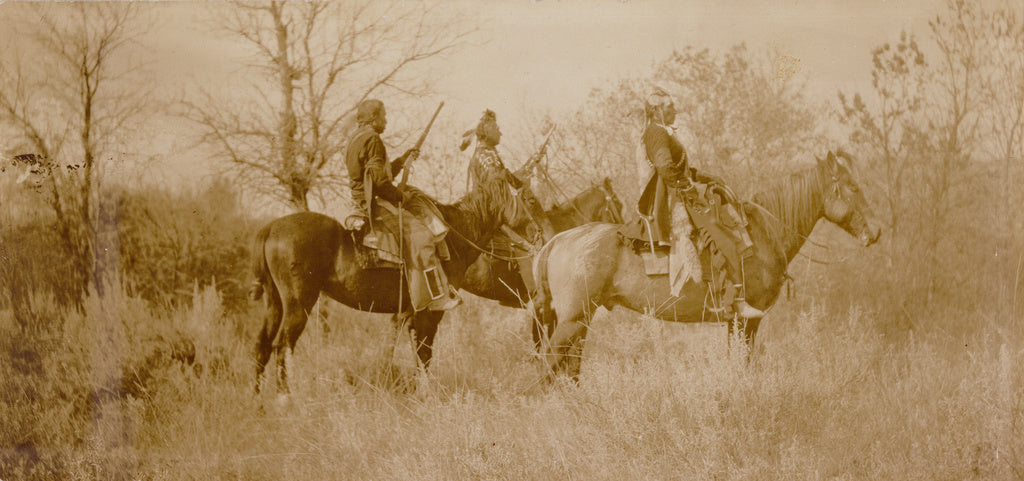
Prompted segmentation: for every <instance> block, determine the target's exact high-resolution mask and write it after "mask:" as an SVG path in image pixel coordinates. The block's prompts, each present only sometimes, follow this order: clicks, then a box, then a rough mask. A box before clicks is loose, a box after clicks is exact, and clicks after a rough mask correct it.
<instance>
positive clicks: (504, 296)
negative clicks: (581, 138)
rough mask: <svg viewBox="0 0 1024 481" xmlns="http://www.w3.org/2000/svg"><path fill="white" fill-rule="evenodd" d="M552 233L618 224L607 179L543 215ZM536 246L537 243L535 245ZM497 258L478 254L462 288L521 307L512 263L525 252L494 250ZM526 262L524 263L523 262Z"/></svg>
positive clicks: (523, 297)
mask: <svg viewBox="0 0 1024 481" xmlns="http://www.w3.org/2000/svg"><path fill="white" fill-rule="evenodd" d="M544 216H545V217H547V219H548V221H550V222H551V226H552V227H553V228H554V232H555V233H558V232H562V231H564V230H566V229H571V228H573V227H576V226H580V225H583V224H586V223H587V222H610V223H616V224H621V223H622V202H621V201H619V198H618V196H616V195H615V191H614V190H612V185H611V180H610V179H608V178H607V177H606V178H605V179H604V181H603V182H601V183H599V184H597V185H594V186H592V187H590V188H589V189H587V190H584V191H583V192H581V193H580V194H579V195H577V196H576V197H574V198H572V199H570V200H569V201H567V202H565V203H563V204H561V205H558V206H554V207H552V208H551V209H550V210H547V211H545V212H544ZM538 245H539V244H538ZM498 250H500V252H495V254H497V255H482V256H480V257H479V258H477V260H476V262H474V263H473V265H472V266H470V267H469V269H467V270H466V276H465V279H464V281H463V284H462V289H464V290H465V291H467V292H469V293H472V294H474V295H477V296H480V297H483V298H486V299H493V300H496V301H498V302H499V303H500V304H501V305H502V306H506V307H524V305H525V303H526V302H527V301H529V300H530V293H529V292H528V289H527V288H526V284H525V283H524V282H523V279H522V276H520V274H519V267H518V263H517V262H516V261H515V260H513V259H514V258H516V257H520V256H522V255H524V254H525V252H522V251H518V250H513V249H498ZM527 261H528V260H527Z"/></svg>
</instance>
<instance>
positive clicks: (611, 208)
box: [598, 177, 623, 224]
mask: <svg viewBox="0 0 1024 481" xmlns="http://www.w3.org/2000/svg"><path fill="white" fill-rule="evenodd" d="M601 190H602V191H603V192H604V201H605V207H604V210H603V211H602V212H601V217H600V219H598V220H599V221H601V222H610V223H612V224H622V223H623V219H622V201H621V200H619V196H618V195H615V190H613V189H612V180H611V179H610V178H608V177H605V178H604V181H603V182H602V183H601Z"/></svg>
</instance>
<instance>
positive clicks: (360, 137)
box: [345, 99, 461, 311]
mask: <svg viewBox="0 0 1024 481" xmlns="http://www.w3.org/2000/svg"><path fill="white" fill-rule="evenodd" d="M356 121H357V122H358V123H359V127H358V129H357V130H356V132H355V134H353V136H352V138H351V139H350V141H349V144H348V150H347V152H346V154H345V164H346V166H347V167H348V175H349V185H350V187H351V190H352V197H353V200H354V201H355V203H356V205H358V206H359V209H360V210H361V211H362V214H364V215H366V216H367V218H369V219H371V226H372V225H373V221H375V220H380V221H381V222H383V223H385V224H391V225H395V226H397V225H399V224H401V226H402V228H401V236H402V242H403V243H404V244H405V246H404V248H402V249H401V251H402V253H401V256H402V259H403V260H404V264H405V270H406V278H407V279H408V282H409V295H410V301H411V302H412V305H413V308H414V309H415V310H417V311H419V310H421V309H430V310H446V309H451V308H453V307H455V306H457V305H459V303H461V298H459V296H458V294H457V293H456V292H455V290H454V289H452V288H451V286H449V284H448V277H447V276H446V275H445V272H444V269H443V268H442V266H441V262H440V260H439V258H438V253H439V251H440V254H441V255H447V249H445V247H444V235H445V233H446V232H447V229H446V228H445V227H444V225H443V223H442V222H441V221H440V220H439V219H440V218H439V216H438V215H436V214H435V213H434V212H433V210H434V206H432V205H431V204H430V201H429V200H427V199H425V198H424V197H425V196H422V195H417V193H416V192H415V191H413V190H401V189H399V188H398V187H396V186H395V185H394V183H393V181H394V178H395V175H397V174H398V173H399V172H401V171H402V168H403V167H404V166H405V164H406V162H411V161H413V160H415V159H416V158H417V157H418V156H419V150H416V149H409V150H408V151H406V152H405V153H404V154H402V155H401V156H400V157H398V158H397V159H395V160H393V161H391V162H388V155H387V149H386V148H385V147H384V142H383V141H382V140H381V138H380V134H381V133H383V132H384V129H385V128H386V127H387V123H388V122H387V117H386V115H385V110H384V104H383V103H382V102H381V101H380V100H375V99H369V100H364V101H363V102H362V103H360V104H359V106H358V107H357V111H356Z"/></svg>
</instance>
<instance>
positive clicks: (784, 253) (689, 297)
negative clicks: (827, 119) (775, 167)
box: [534, 152, 880, 376]
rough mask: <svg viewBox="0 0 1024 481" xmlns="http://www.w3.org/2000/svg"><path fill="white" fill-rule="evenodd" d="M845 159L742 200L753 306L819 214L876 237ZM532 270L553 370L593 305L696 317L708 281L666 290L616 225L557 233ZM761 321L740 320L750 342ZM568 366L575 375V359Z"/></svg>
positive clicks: (765, 297)
mask: <svg viewBox="0 0 1024 481" xmlns="http://www.w3.org/2000/svg"><path fill="white" fill-rule="evenodd" d="M848 161H849V157H848V156H846V155H845V154H842V153H840V156H839V157H837V156H836V155H835V154H833V153H832V152H829V153H828V155H827V157H826V158H825V159H824V160H822V159H818V162H817V165H816V166H815V167H813V168H810V169H808V170H805V171H803V172H799V173H796V174H793V175H791V176H789V177H788V178H785V179H783V180H782V181H781V182H779V183H778V184H777V185H775V186H774V187H773V188H771V189H769V190H767V191H765V192H762V193H759V194H757V195H755V196H754V202H753V203H749V202H748V203H745V204H744V211H745V213H746V215H747V218H748V221H749V231H750V236H751V238H752V240H753V242H754V253H753V255H752V256H751V257H750V258H748V259H747V260H746V261H745V262H744V272H745V274H746V275H745V280H746V298H747V301H748V302H749V303H750V304H751V305H753V306H754V307H757V308H759V309H761V310H767V309H768V308H769V307H771V306H772V305H773V304H774V303H775V301H776V300H777V299H778V296H779V291H780V289H781V287H782V285H783V283H784V281H785V278H786V270H787V266H788V265H789V262H790V261H791V260H792V259H793V258H794V257H795V256H796V254H797V252H798V251H799V250H800V247H801V246H802V245H803V243H804V241H805V240H806V239H807V237H806V236H807V235H809V234H810V233H811V230H812V229H814V226H815V224H816V223H817V222H818V220H819V219H821V218H824V219H826V220H828V221H830V222H832V223H834V224H836V225H838V226H839V227H841V228H842V229H843V230H845V231H846V232H848V233H849V234H850V235H853V236H855V237H857V238H858V239H859V240H860V241H861V243H862V244H863V245H865V246H867V245H870V244H872V243H874V242H875V241H876V240H877V239H878V236H879V232H880V231H879V229H878V227H876V226H875V225H874V224H873V221H872V220H871V219H870V209H869V208H868V205H867V202H866V200H865V199H864V196H863V194H861V192H860V189H859V188H858V187H857V184H856V182H855V181H854V179H853V177H852V175H851V170H850V165H849V163H848ZM534 275H535V276H536V280H537V284H538V285H539V286H540V288H539V291H540V292H539V293H538V295H537V297H536V298H535V299H534V303H535V306H536V309H537V313H538V314H537V315H538V317H539V318H541V319H542V321H541V322H542V323H543V324H544V326H545V328H547V329H548V331H547V332H550V333H551V337H550V343H549V347H548V352H549V354H550V356H549V358H548V360H549V363H550V367H551V371H550V372H551V373H554V372H555V371H556V370H557V369H558V368H560V367H562V366H563V363H565V361H566V354H567V352H569V350H571V349H573V348H574V347H576V346H575V345H576V344H577V343H580V344H581V343H582V342H583V341H584V339H585V337H586V334H587V327H588V325H589V323H590V318H591V316H592V314H593V312H594V311H595V310H596V309H597V308H598V307H601V306H603V307H605V308H607V309H612V308H613V307H614V306H616V305H620V306H624V307H626V308H629V309H632V310H635V311H638V312H650V313H652V314H653V315H654V316H656V317H658V318H660V319H663V320H667V321H677V322H700V321H701V320H702V318H703V317H704V315H705V312H706V311H705V308H706V306H705V299H706V298H707V297H708V287H707V285H705V284H704V283H700V284H697V283H693V282H690V283H688V284H686V285H685V286H684V288H683V291H682V293H681V294H680V296H679V297H678V298H674V297H672V296H671V295H670V293H669V284H668V281H667V280H666V279H667V277H666V276H661V277H655V278H651V277H648V276H647V275H646V273H645V270H644V262H643V259H642V258H641V257H640V256H639V255H637V253H636V252H635V251H634V250H633V248H632V247H631V245H630V241H628V240H625V239H623V238H622V236H621V235H619V233H618V226H616V225H610V224H587V225H584V226H581V227H577V228H575V229H572V230H568V231H565V232H562V233H561V234H558V235H556V236H555V237H554V238H553V239H551V241H550V242H548V243H547V244H546V245H545V246H544V248H543V249H541V252H540V253H539V254H538V256H537V257H536V261H535V267H534ZM545 315H547V318H544V317H542V316H545ZM759 323H760V320H759V319H750V320H747V322H746V323H745V325H744V338H745V339H746V341H747V343H748V344H752V343H753V340H754V336H755V334H756V333H757V328H758V325H759ZM552 328H553V330H552ZM731 328H732V325H731V324H730V330H731ZM566 364H567V363H566ZM567 370H569V371H574V372H568V374H570V375H572V376H575V375H577V374H578V365H577V366H572V367H568V369H567Z"/></svg>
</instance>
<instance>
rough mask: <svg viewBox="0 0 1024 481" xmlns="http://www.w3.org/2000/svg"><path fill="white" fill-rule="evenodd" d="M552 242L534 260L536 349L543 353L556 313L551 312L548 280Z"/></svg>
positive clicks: (534, 328)
mask: <svg viewBox="0 0 1024 481" xmlns="http://www.w3.org/2000/svg"><path fill="white" fill-rule="evenodd" d="M551 244H552V243H551V242H548V243H547V244H545V245H544V247H542V248H541V249H540V252H538V253H537V257H536V259H534V265H533V273H534V276H535V281H536V283H537V294H536V296H534V298H533V310H534V316H535V317H536V318H535V320H534V323H533V343H534V347H535V348H536V349H537V350H538V352H540V351H541V349H542V348H543V346H544V341H545V340H546V339H547V338H549V337H551V332H552V331H554V329H555V325H556V324H557V323H558V321H557V319H555V313H553V312H551V283H550V281H549V279H548V257H549V256H550V255H551Z"/></svg>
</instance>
